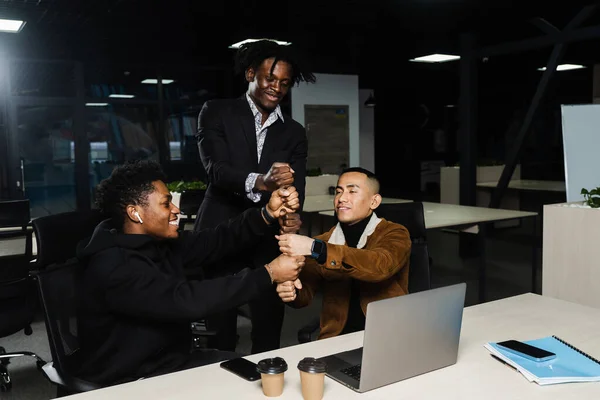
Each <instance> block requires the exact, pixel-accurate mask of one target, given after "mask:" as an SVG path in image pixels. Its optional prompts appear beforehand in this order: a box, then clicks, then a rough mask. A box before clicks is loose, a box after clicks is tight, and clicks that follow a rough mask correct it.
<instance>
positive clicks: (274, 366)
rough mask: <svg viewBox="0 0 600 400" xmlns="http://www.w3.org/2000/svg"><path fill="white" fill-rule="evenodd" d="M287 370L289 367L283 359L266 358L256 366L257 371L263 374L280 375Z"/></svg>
mask: <svg viewBox="0 0 600 400" xmlns="http://www.w3.org/2000/svg"><path fill="white" fill-rule="evenodd" d="M287 369H288V365H287V363H286V362H285V360H284V359H283V358H281V357H275V358H265V359H264V360H260V361H259V362H258V364H257V366H256V370H257V371H258V372H260V373H261V374H280V373H282V372H285V371H287Z"/></svg>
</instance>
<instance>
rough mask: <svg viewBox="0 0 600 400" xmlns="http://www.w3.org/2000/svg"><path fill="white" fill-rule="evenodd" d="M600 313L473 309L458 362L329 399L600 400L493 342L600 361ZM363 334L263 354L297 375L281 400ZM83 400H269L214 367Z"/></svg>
mask: <svg viewBox="0 0 600 400" xmlns="http://www.w3.org/2000/svg"><path fill="white" fill-rule="evenodd" d="M598 331H600V310H599V309H596V308H591V307H585V306H581V305H578V304H575V303H569V302H565V301H562V300H556V299H553V298H550V297H543V296H539V295H535V294H531V293H529V294H524V295H520V296H515V297H510V298H507V299H502V300H497V301H493V302H489V303H484V304H479V305H476V306H471V307H467V308H465V311H464V315H463V324H462V332H461V338H460V347H459V352H458V361H457V363H456V364H455V365H452V366H449V367H446V368H442V369H439V370H436V371H433V372H430V373H427V374H423V375H420V376H417V377H414V378H411V379H407V380H404V381H401V382H397V383H395V384H392V385H388V386H385V387H382V388H379V389H375V390H372V391H370V392H367V393H363V394H358V393H355V392H353V391H352V390H350V389H348V388H346V387H345V386H342V385H340V384H338V383H337V382H334V381H332V380H331V379H329V378H325V395H324V400H326V399H346V398H356V399H400V398H403V399H441V398H443V399H446V400H447V399H461V400H463V399H477V400H480V399H486V400H493V399H503V400H504V399H533V400H535V399H544V400H547V399H577V400H579V399H594V398H595V399H597V398H600V382H597V383H569V384H562V385H550V386H545V387H542V386H538V385H537V384H535V383H529V382H528V381H527V380H526V379H525V378H524V377H523V376H522V375H521V374H520V373H518V372H516V371H514V370H512V369H511V368H509V367H507V366H505V365H503V364H501V363H499V362H498V361H496V360H494V359H493V358H492V357H491V356H490V355H489V352H488V351H487V350H486V349H485V348H484V347H483V345H484V344H485V343H486V342H488V341H500V340H505V339H517V340H528V339H536V338H540V337H544V336H548V335H557V336H558V337H561V338H562V339H564V340H566V341H568V342H570V343H572V344H573V345H575V346H577V347H579V348H581V349H582V350H583V351H585V352H587V353H588V354H590V355H592V356H595V357H600V336H598V333H597V332H598ZM362 338H363V332H356V333H352V334H349V335H343V336H339V337H336V338H331V339H325V340H320V341H316V342H311V343H307V344H304V345H298V346H291V347H287V348H283V349H280V350H276V351H272V352H268V353H262V354H255V355H252V356H248V357H247V358H248V359H250V360H252V361H255V362H257V361H259V360H261V359H262V358H265V357H274V356H280V357H283V358H284V359H285V360H286V361H287V363H288V365H289V369H288V371H287V372H286V375H285V387H284V392H283V394H282V396H281V397H280V398H281V399H301V398H302V395H301V392H300V377H299V373H298V370H297V368H296V365H297V364H298V361H300V360H301V359H302V358H303V357H305V356H308V357H322V356H325V355H329V354H332V353H336V352H339V351H344V350H348V349H352V348H356V347H359V346H361V345H362ZM71 398H74V399H75V398H77V399H81V400H84V399H88V400H95V399H98V400H100V399H140V400H149V399H166V398H169V399H185V400H187V399H199V398H204V399H238V398H239V399H264V398H265V397H264V396H263V394H262V391H261V389H260V382H246V381H244V380H242V379H241V378H238V377H237V376H235V375H233V374H231V373H230V372H227V371H225V370H223V369H221V368H220V367H219V365H218V364H212V365H208V366H205V367H201V368H195V369H191V370H186V371H181V372H177V373H173V374H168V375H163V376H159V377H156V378H151V379H146V380H142V381H136V382H132V383H128V384H124V385H118V386H113V387H110V388H107V389H101V390H96V391H92V392H87V393H82V394H78V395H74V396H71Z"/></svg>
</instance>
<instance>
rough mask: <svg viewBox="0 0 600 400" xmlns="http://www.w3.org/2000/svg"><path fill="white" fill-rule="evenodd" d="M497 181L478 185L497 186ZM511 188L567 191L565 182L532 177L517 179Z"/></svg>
mask: <svg viewBox="0 0 600 400" xmlns="http://www.w3.org/2000/svg"><path fill="white" fill-rule="evenodd" d="M496 186H498V183H497V182H479V183H477V187H483V188H495V187H496ZM508 188H509V189H515V190H536V191H544V192H566V190H567V189H566V186H565V182H561V181H536V180H530V179H516V180H514V181H510V182H509V183H508Z"/></svg>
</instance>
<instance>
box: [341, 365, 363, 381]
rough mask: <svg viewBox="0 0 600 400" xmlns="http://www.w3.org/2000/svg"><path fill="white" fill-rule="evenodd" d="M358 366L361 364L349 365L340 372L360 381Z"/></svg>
mask: <svg viewBox="0 0 600 400" xmlns="http://www.w3.org/2000/svg"><path fill="white" fill-rule="evenodd" d="M360 366H361V364H357V365H353V366H351V367H348V368H344V369H342V370H341V371H342V373H344V374H346V375H348V376H349V377H351V378H354V379H356V380H357V381H360Z"/></svg>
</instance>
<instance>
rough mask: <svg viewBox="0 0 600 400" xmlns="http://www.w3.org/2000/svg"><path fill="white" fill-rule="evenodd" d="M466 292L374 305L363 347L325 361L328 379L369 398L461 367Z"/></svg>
mask: <svg viewBox="0 0 600 400" xmlns="http://www.w3.org/2000/svg"><path fill="white" fill-rule="evenodd" d="M466 287H467V285H466V284H465V283H464V282H463V283H459V284H455V285H451V286H446V287H441V288H437V289H430V290H426V291H423V292H418V293H412V294H407V295H404V296H398V297H393V298H390V299H384V300H379V301H374V302H371V303H369V304H368V305H367V313H366V323H365V331H364V338H363V347H360V348H358V349H354V350H350V351H345V352H342V353H337V354H332V355H330V356H326V357H321V359H322V360H324V361H325V362H326V363H327V373H326V375H327V376H328V377H330V378H332V379H334V380H336V381H337V382H339V383H341V384H343V385H346V386H348V387H349V388H350V389H352V390H354V391H357V392H360V393H363V392H367V391H369V390H372V389H375V388H378V387H381V386H385V385H389V384H390V383H394V382H398V381H401V380H404V379H407V378H412V377H413V376H416V375H420V374H424V373H426V372H430V371H433V370H436V369H439V368H443V367H447V366H449V365H453V364H456V359H457V357H458V342H459V339H460V329H461V326H462V315H463V308H464V303H465V291H466Z"/></svg>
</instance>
